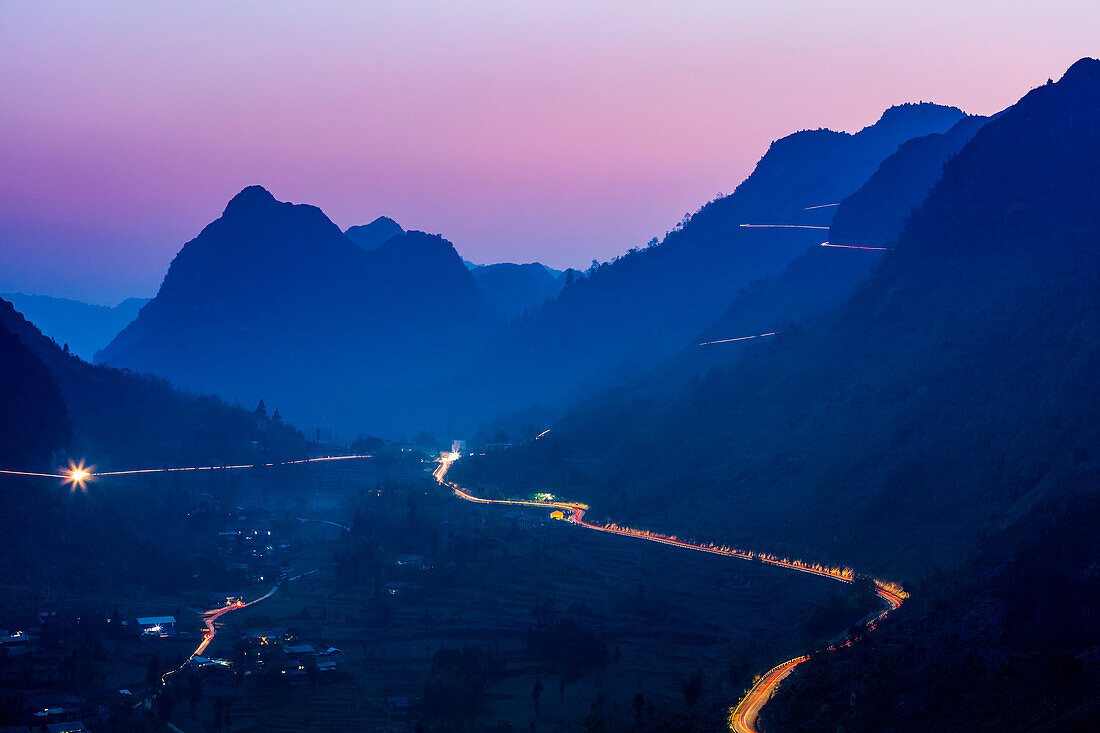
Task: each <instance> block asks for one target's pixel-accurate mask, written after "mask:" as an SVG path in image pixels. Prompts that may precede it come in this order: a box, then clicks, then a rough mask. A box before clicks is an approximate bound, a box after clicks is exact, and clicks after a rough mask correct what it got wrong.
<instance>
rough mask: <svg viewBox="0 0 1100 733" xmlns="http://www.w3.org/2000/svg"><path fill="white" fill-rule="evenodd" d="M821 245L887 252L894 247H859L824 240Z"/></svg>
mask: <svg viewBox="0 0 1100 733" xmlns="http://www.w3.org/2000/svg"><path fill="white" fill-rule="evenodd" d="M821 246H822V247H839V248H841V249H871V250H877V251H879V252H885V251H886V250H888V249H893V247H857V246H856V245H854V244H833V243H832V242H822V243H821Z"/></svg>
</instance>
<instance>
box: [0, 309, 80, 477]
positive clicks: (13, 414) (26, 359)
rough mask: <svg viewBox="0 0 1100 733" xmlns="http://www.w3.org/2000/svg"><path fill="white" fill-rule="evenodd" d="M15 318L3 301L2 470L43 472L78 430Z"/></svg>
mask: <svg viewBox="0 0 1100 733" xmlns="http://www.w3.org/2000/svg"><path fill="white" fill-rule="evenodd" d="M5 314H6V316H7V317H5ZM14 315H15V310H14V309H13V308H12V306H11V304H10V303H8V302H7V301H5V300H3V299H2V298H0V462H2V463H0V465H2V466H3V467H4V468H6V469H14V470H22V471H36V472H42V471H43V467H49V466H50V464H49V459H50V457H51V456H52V455H53V454H54V453H56V452H57V451H60V450H63V449H65V448H66V447H67V446H68V444H69V440H70V438H71V432H72V427H71V425H70V423H69V416H68V410H67V409H66V407H65V400H64V398H63V397H62V395H61V388H60V387H59V386H58V384H57V381H56V380H55V379H54V378H53V374H51V373H50V370H49V369H48V368H47V367H46V365H45V364H44V363H43V362H42V360H41V359H39V358H38V357H37V356H36V355H35V354H34V352H32V351H31V350H30V349H28V348H27V347H26V345H25V344H24V343H23V342H22V341H21V340H20V339H19V337H18V336H17V335H16V334H15V333H13V332H12V331H11V329H9V328H8V326H7V322H8V321H10V320H11V319H12V318H13V317H14Z"/></svg>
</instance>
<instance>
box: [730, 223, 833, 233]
mask: <svg viewBox="0 0 1100 733" xmlns="http://www.w3.org/2000/svg"><path fill="white" fill-rule="evenodd" d="M740 226H741V228H742V229H824V230H826V231H828V230H829V227H818V226H810V225H809V224H741V225H740Z"/></svg>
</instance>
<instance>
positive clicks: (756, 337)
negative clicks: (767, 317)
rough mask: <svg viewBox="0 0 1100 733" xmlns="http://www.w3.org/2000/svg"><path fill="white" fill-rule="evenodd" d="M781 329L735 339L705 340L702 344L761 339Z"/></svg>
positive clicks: (773, 334)
mask: <svg viewBox="0 0 1100 733" xmlns="http://www.w3.org/2000/svg"><path fill="white" fill-rule="evenodd" d="M777 333H779V331H772V332H771V333H758V334H756V335H755V336H738V337H737V338H735V339H718V340H717V341H704V342H702V343H701V344H699V345H700V346H710V345H711V344H728V343H732V342H734V341H748V340H749V339H761V338H764V337H765V336H775V335H776V334H777Z"/></svg>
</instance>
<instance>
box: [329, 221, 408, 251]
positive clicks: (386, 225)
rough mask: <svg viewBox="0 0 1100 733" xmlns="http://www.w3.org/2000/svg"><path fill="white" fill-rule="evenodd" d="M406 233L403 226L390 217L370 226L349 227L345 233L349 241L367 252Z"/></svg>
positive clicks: (374, 222)
mask: <svg viewBox="0 0 1100 733" xmlns="http://www.w3.org/2000/svg"><path fill="white" fill-rule="evenodd" d="M404 233H405V230H404V229H402V228H401V225H400V224H398V223H397V222H396V221H394V220H393V219H391V218H389V217H388V216H380V217H378V218H377V219H375V220H374V221H372V222H371V223H370V224H362V225H360V226H354V227H349V228H348V230H347V231H345V232H344V234H345V235H347V238H348V239H350V240H351V241H353V242H355V243H356V244H358V245H359V246H360V247H362V248H363V249H366V250H371V249H374V248H375V247H377V246H378V245H380V244H382V243H383V242H385V241H386V240H387V239H390V238H392V237H396V236H397V235H399V234H404Z"/></svg>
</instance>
